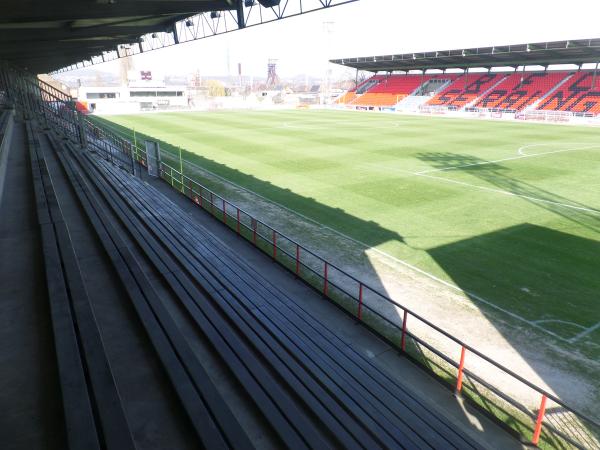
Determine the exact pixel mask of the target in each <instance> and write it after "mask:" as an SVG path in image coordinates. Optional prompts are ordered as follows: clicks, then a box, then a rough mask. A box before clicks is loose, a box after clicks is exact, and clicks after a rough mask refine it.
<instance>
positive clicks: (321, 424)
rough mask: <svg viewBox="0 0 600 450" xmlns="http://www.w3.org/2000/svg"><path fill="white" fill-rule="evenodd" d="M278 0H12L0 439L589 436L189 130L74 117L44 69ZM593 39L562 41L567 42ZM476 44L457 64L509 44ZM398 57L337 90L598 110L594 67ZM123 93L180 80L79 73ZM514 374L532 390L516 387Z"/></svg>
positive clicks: (594, 438) (177, 95)
mask: <svg viewBox="0 0 600 450" xmlns="http://www.w3.org/2000/svg"><path fill="white" fill-rule="evenodd" d="M32 3H33V4H34V5H33V6H35V7H32ZM343 3H347V2H346V1H340V2H331V1H328V2H321V1H319V4H320V5H321V6H320V7H318V8H328V7H331V6H336V5H341V4H343ZM278 5H279V1H277V0H259V1H258V2H253V1H250V2H248V1H246V0H244V1H242V0H240V1H235V2H234V1H229V0H223V1H220V0H217V1H213V0H197V1H196V0H193V1H161V0H156V1H152V2H112V1H108V2H104V1H101V2H88V3H81V2H77V1H75V0H66V1H61V2H59V1H46V2H41V1H34V2H18V1H13V0H11V1H10V2H9V6H8V7H7V8H6V14H5V17H4V19H3V20H4V21H5V22H7V23H8V25H9V26H8V27H6V28H5V29H4V30H3V31H2V33H1V34H0V36H1V39H2V40H1V41H0V44H1V45H0V217H1V218H2V221H1V222H0V255H2V258H1V260H0V299H2V302H0V303H1V304H0V308H1V313H0V317H2V319H3V320H2V326H1V327H0V342H2V345H0V361H1V364H0V393H1V394H0V398H2V407H3V416H2V420H1V421H0V442H1V443H2V448H3V449H4V448H5V449H10V450H21V449H23V450H25V449H27V450H31V449H51V450H53V449H66V448H68V449H71V450H96V449H97V450H100V449H103V450H122V449H123V450H126V449H148V450H150V449H169V450H171V449H173V450H179V449H192V448H194V449H195V448H205V449H229V448H233V449H252V448H260V449H279V448H291V449H309V448H310V449H319V450H320V449H329V448H343V449H354V448H356V449H359V448H366V449H378V448H381V449H384V448H385V449H396V448H398V449H404V448H406V449H408V448H410V449H413V448H414V449H421V448H423V449H426V448H434V449H453V448H455V449H471V448H473V449H481V448H498V449H512V448H514V449H519V448H523V442H527V443H528V444H531V445H534V446H537V445H540V446H544V447H546V448H551V447H556V448H570V447H573V448H587V447H589V448H592V447H594V446H597V444H598V436H599V435H598V431H599V430H600V425H599V424H598V423H597V421H596V420H595V419H594V418H590V417H588V415H586V414H584V413H582V412H580V411H578V410H577V408H574V407H571V406H570V405H569V404H567V403H566V402H564V401H563V400H562V399H561V398H559V396H558V395H555V394H554V393H553V392H549V391H548V390H546V389H544V388H541V387H539V386H537V385H536V384H535V383H534V382H532V381H531V380H528V379H526V378H524V377H523V376H521V375H519V374H518V373H516V372H515V371H513V370H512V369H511V368H510V367H506V366H504V365H503V364H501V363H499V362H497V361H496V360H495V359H494V358H493V357H491V356H489V355H485V354H483V353H482V352H481V351H479V350H478V348H477V346H476V345H471V343H467V342H465V341H464V340H462V339H460V338H458V337H456V336H455V335H453V334H452V333H451V332H449V331H447V330H445V329H443V328H441V327H440V326H438V325H436V321H435V320H434V319H435V318H430V317H423V316H422V315H420V314H418V313H415V312H414V311H413V310H411V309H410V308H409V307H407V306H405V305H404V304H402V303H399V302H397V301H396V300H394V299H392V298H391V297H390V296H389V295H388V294H387V293H386V292H385V290H384V289H383V288H381V287H379V286H373V285H371V284H370V283H369V282H366V281H364V280H363V279H362V277H361V276H360V274H359V275H356V273H355V272H356V271H348V270H345V269H343V268H341V267H338V266H336V264H335V263H333V262H332V261H331V260H329V259H328V258H326V257H324V256H322V255H321V254H319V252H317V251H314V250H311V248H310V247H309V246H306V245H304V244H303V243H302V242H298V241H297V240H294V239H292V238H290V237H289V236H288V235H286V234H285V233H284V232H282V231H280V230H278V229H276V228H274V227H273V226H271V225H269V224H268V223H266V222H265V221H264V220H263V219H262V218H261V217H257V216H256V215H253V213H252V212H248V211H246V210H245V209H244V208H243V207H241V206H239V205H238V204H236V203H234V202H233V201H231V200H229V199H228V198H226V197H225V196H223V195H221V194H219V193H218V192H216V191H215V190H214V186H213V185H214V183H212V184H211V183H206V182H205V181H204V180H202V179H200V178H199V177H196V176H195V174H196V173H197V169H198V167H195V166H194V165H193V163H192V162H190V161H185V160H184V159H183V156H182V149H181V148H180V149H179V152H178V159H175V158H174V155H173V153H172V152H170V151H168V150H166V149H165V147H166V143H164V142H160V141H159V140H158V139H157V138H153V137H152V136H144V137H143V139H144V142H142V141H141V139H142V138H139V139H138V137H136V136H135V133H134V136H133V137H132V136H130V135H129V134H127V133H128V132H127V130H125V131H123V130H119V129H115V126H114V125H112V126H111V125H110V124H108V123H107V121H106V120H103V119H102V118H98V117H93V116H89V115H87V113H88V112H89V111H88V110H84V108H83V107H82V102H81V101H79V102H77V101H75V99H73V98H72V97H71V96H70V95H69V94H68V93H66V92H64V91H63V90H62V89H61V88H60V85H59V84H58V83H57V84H55V83H48V82H46V81H44V79H42V78H40V77H39V76H38V73H47V72H50V71H60V70H62V69H63V68H64V67H71V68H75V67H78V64H80V65H81V66H86V67H87V66H88V65H91V64H96V63H100V62H102V61H105V60H110V59H111V58H119V57H128V56H130V55H131V52H130V50H131V49H132V48H134V47H135V48H137V51H138V52H139V53H141V52H143V51H146V50H153V49H154V48H148V47H147V46H148V45H151V43H152V42H153V39H159V38H165V40H164V42H162V43H161V44H160V45H158V46H157V47H156V48H160V47H164V46H168V45H176V44H177V43H179V42H180V41H181V42H183V41H184V40H185V33H192V31H191V30H190V29H192V30H193V29H194V25H195V24H198V23H200V22H201V21H202V20H206V17H204V15H206V16H207V17H210V18H212V19H217V18H219V17H221V16H220V14H224V15H225V14H227V15H228V16H233V17H235V18H236V26H237V28H240V29H241V28H245V26H247V25H248V26H249V24H248V23H246V20H247V17H249V15H250V11H251V10H252V8H261V9H260V11H261V14H265V15H266V14H267V13H269V12H271V13H272V12H273V11H274V10H275V9H276V8H275V7H276V6H278ZM286 5H287V2H286ZM283 9H285V8H283ZM304 12H305V10H303V9H302V5H300V7H299V12H294V14H301V13H304ZM281 18H284V15H283V13H281V17H278V18H277V19H276V20H279V19H281ZM184 30H187V31H185V32H184ZM227 31H230V30H227ZM11 33H14V34H11ZM156 34H160V35H161V36H159V37H156V36H154V35H156ZM215 34H218V32H217V31H215ZM164 35H168V36H167V37H165V36H164ZM142 37H144V39H142ZM201 37H205V36H201ZM196 38H200V37H196V36H194V39H196ZM171 43H172V44H171ZM535 45H538V44H535ZM124 47H125V48H126V50H124ZM567 47H569V46H567ZM597 47H598V41H597V40H596V41H594V43H593V45H592V44H591V43H590V44H589V45H588V46H587V47H586V46H585V45H577V46H576V49H578V52H579V53H578V54H580V55H582V56H580V59H578V60H577V61H578V62H587V61H588V59H590V58H592V56H590V55H593V57H594V58H596V57H597ZM534 48H535V47H534V45H533V44H532V49H534ZM552 48H556V46H553V47H552ZM586 49H587V50H586ZM131 51H133V50H131ZM558 52H559V51H558ZM492 53H494V55H497V56H495V57H490V56H489V55H488V56H485V55H484V54H483V52H481V58H480V57H477V58H474V59H476V61H474V62H473V64H482V63H486V61H487V63H486V64H491V63H493V62H495V59H496V58H501V56H500V55H501V53H502V52H498V53H495V52H492ZM509 53H510V51H509ZM533 53H535V52H533ZM553 53H554V52H553ZM559 53H560V52H559ZM569 53H574V54H575V52H569ZM588 53H589V54H588ZM115 54H116V56H115ZM468 54H470V51H467V52H466V53H465V51H463V55H462V56H463V58H464V57H465V55H468ZM477 54H479V52H478V53H477ZM574 54H569V55H565V56H564V58H572V57H574ZM427 58H429V59H431V57H429V56H428V57H427ZM515 58H516V57H515ZM520 58H521V59H519V58H516V59H519V61H522V58H523V57H520ZM561 58H562V57H561ZM433 59H434V60H435V59H436V58H433ZM457 59H460V58H459V57H457ZM534 59H535V58H534ZM392 60H393V58H392ZM398 60H399V61H404V60H405V58H403V57H402V58H399V59H398ZM410 60H411V61H412V63H410V62H409V63H407V64H401V65H400V66H399V69H398V70H415V68H416V65H417V63H418V64H420V65H421V67H420V68H421V70H422V73H421V74H418V75H416V74H401V75H395V74H388V75H377V74H376V75H374V76H373V77H372V78H369V79H368V80H366V81H364V82H363V83H361V84H359V85H358V86H357V87H356V88H355V89H354V90H352V91H350V92H348V93H345V94H344V95H343V96H341V97H340V98H339V99H338V100H337V103H338V106H343V107H346V106H348V107H351V108H356V109H365V108H368V109H371V108H377V109H392V110H393V109H396V108H397V107H399V106H400V105H404V106H405V107H408V106H407V105H413V106H414V105H417V106H419V107H423V108H430V107H431V108H446V109H447V110H451V111H454V110H455V111H462V110H467V109H469V108H494V109H501V110H506V111H508V110H510V111H525V110H527V109H528V108H534V107H535V108H537V109H536V110H539V111H547V110H550V111H559V112H565V113H572V114H586V115H592V114H596V113H597V112H599V111H598V102H596V100H595V99H597V96H596V94H597V92H598V88H599V86H600V83H598V80H596V73H595V71H578V72H575V73H571V72H560V73H559V72H557V73H552V72H544V73H543V74H537V73H527V75H523V74H518V73H512V74H505V73H496V72H490V73H469V72H468V71H466V73H464V74H456V73H431V74H430V73H425V69H426V68H425V66H424V65H423V64H424V62H423V61H422V60H420V58H419V57H417V56H416V55H412V57H411V58H410ZM78 61H79V62H78ZM82 61H83V62H82ZM378 61H384V62H385V61H387V60H386V58H385V57H384V58H381V59H378ZM415 61H416V62H415ZM502 61H503V62H505V63H506V62H507V61H506V60H502ZM374 62H376V61H373V63H374ZM363 63H364V64H367V66H368V64H371V63H370V62H364V61H363V62H359V61H357V62H355V63H354V62H351V61H350V62H342V64H344V65H348V64H349V65H351V66H352V67H354V66H357V68H358V67H359V66H360V67H362V66H361V64H363ZM411 64H412V65H411ZM428 64H432V65H437V66H440V65H441V66H443V67H444V68H445V67H446V66H454V65H455V64H456V62H454V61H446V62H441V63H440V62H431V63H428ZM369 67H371V70H374V71H376V72H377V71H378V70H379V68H378V67H372V66H369ZM392 67H395V62H392V63H391V66H390V67H384V69H388V70H389V71H390V72H391V71H393V70H395V69H392ZM433 68H438V67H433ZM121 94H122V97H123V98H124V99H130V97H131V98H133V100H132V101H131V102H130V103H132V104H133V103H135V98H136V97H137V98H138V100H139V98H143V99H145V100H147V98H148V97H150V98H151V97H154V98H157V97H161V98H160V100H163V101H165V100H166V99H167V97H168V98H169V99H171V100H180V101H182V102H186V97H185V95H183V88H181V89H174V88H173V89H171V88H169V89H167V88H166V87H164V86H160V87H155V86H153V87H151V88H144V87H142V88H133V87H132V88H128V90H127V91H122V90H121V89H117V88H115V89H114V90H107V89H106V88H101V89H100V88H98V89H88V90H82V97H84V96H85V100H86V101H88V100H89V101H90V102H89V103H95V104H96V105H95V106H94V109H96V108H100V109H101V108H102V107H104V106H105V105H106V104H110V103H113V100H116V99H117V98H119V97H120V96H121ZM163 97H164V98H163ZM81 100H84V99H83V98H82V99H81ZM105 101H106V102H105ZM143 103H149V102H148V101H144V102H143ZM99 105H100V106H99ZM140 105H141V103H140ZM169 105H170V104H166V103H163V104H162V106H165V109H166V107H167V106H169ZM84 106H85V105H84ZM88 106H89V105H88ZM140 107H143V108H145V109H153V105H152V104H151V105H141V106H140ZM131 109H133V107H132V108H131ZM135 109H136V110H137V109H138V106H137V103H136V107H135ZM157 116H158V115H157ZM146 117H148V116H146ZM173 117H178V116H177V115H176V114H173ZM361 117H362V116H361ZM157 120H158V119H157ZM285 125H286V124H284V125H283V128H285ZM288 125H289V124H288ZM277 133H280V134H283V133H282V129H281V128H278V129H277ZM180 134H181V133H180ZM348 139H349V140H350V139H351V138H348ZM209 143H210V142H209ZM419 156H420V157H421V158H422V159H423V160H426V159H427V158H435V156H436V155H433V156H432V155H431V154H421V155H419ZM438 156H439V155H438ZM278 162H279V161H275V164H274V165H276V164H277V163H278ZM314 162H315V161H314V160H313V163H314ZM479 163H480V162H479V161H468V162H466V163H465V164H467V165H477V164H479ZM433 170H438V168H436V169H433ZM439 170H445V168H440V169H439ZM414 175H418V174H414ZM369 181H370V180H368V182H369ZM509 182H510V181H509ZM282 190H283V189H282ZM432 195H435V193H432ZM302 201H304V202H311V201H312V203H310V204H311V205H314V203H315V202H314V199H302ZM370 201H372V200H370ZM322 208H326V209H327V212H328V214H330V215H332V216H333V215H338V216H340V215H341V216H342V217H344V219H345V222H346V224H347V226H349V227H352V226H357V227H358V226H360V225H362V224H363V223H364V222H367V221H368V222H369V225H370V226H371V227H372V228H370V229H371V230H373V233H374V234H375V235H377V236H379V237H382V238H385V239H387V238H389V239H394V240H396V241H402V240H403V239H404V238H403V237H402V236H400V235H399V234H394V233H392V232H391V231H389V230H386V229H385V228H384V227H381V226H379V225H378V224H377V223H376V222H375V221H372V220H371V219H368V220H367V219H364V220H363V219H360V218H353V217H352V216H351V214H349V213H346V212H344V211H343V210H341V209H340V208H333V207H328V206H327V207H325V206H322ZM434 250H436V249H434ZM437 251H438V252H439V253H443V251H444V249H443V248H438V249H437ZM440 260H441V259H440ZM273 262H277V263H279V264H273ZM382 306H383V308H382ZM384 308H387V309H388V310H389V311H393V313H394V314H393V315H392V314H389V315H385V314H384V313H383V312H382V311H383V310H384ZM394 316H397V317H394ZM422 329H427V330H428V331H429V332H430V333H432V334H433V333H435V334H436V336H437V338H436V339H427V338H426V337H423V335H421V334H419V333H418V332H417V330H419V331H420V330H422ZM440 340H443V341H444V342H446V343H450V344H451V345H452V346H453V349H454V350H456V351H455V352H454V353H452V354H450V353H448V352H446V351H445V348H444V347H441V346H440V344H439V341H440ZM466 359H467V361H468V362H465V361H466ZM475 360H476V361H479V363H480V364H482V365H486V366H488V367H489V368H491V371H490V372H488V373H487V376H485V375H481V373H480V372H478V371H477V368H476V367H474V366H472V365H471V364H473V361H475ZM490 373H493V374H494V375H493V376H490V375H489V374H490ZM440 381H441V382H440ZM498 383H500V385H498ZM516 384H518V385H519V388H520V389H522V390H526V391H527V392H528V395H529V396H531V397H534V398H535V403H536V404H535V405H534V406H533V407H532V406H531V404H529V403H527V404H525V402H523V401H522V400H521V399H519V398H518V397H516V396H514V395H513V393H512V391H511V392H510V394H509V393H508V392H509V386H510V387H513V386H514V385H516ZM540 401H541V403H538V402H540ZM490 405H493V406H491V407H490ZM546 408H547V409H548V411H549V413H548V414H547V413H546ZM556 411H559V412H560V416H559V417H558V419H557V418H556V417H557V416H556V414H555V413H556ZM550 412H552V413H554V415H551V414H550ZM509 429H510V431H509Z"/></svg>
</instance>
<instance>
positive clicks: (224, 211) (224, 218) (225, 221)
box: [223, 199, 227, 224]
mask: <svg viewBox="0 0 600 450" xmlns="http://www.w3.org/2000/svg"><path fill="white" fill-rule="evenodd" d="M223 223H225V224H226V223H227V205H226V204H225V199H223Z"/></svg>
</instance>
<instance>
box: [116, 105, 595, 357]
mask: <svg viewBox="0 0 600 450" xmlns="http://www.w3.org/2000/svg"><path fill="white" fill-rule="evenodd" d="M107 119H109V120H110V121H112V122H114V124H112V126H115V125H118V126H119V129H121V128H120V127H121V126H122V127H127V128H135V130H136V131H137V133H138V136H139V135H141V134H144V135H147V136H152V137H154V138H156V139H159V140H160V141H162V146H163V148H165V149H166V150H169V151H176V150H175V146H178V147H182V148H183V149H185V150H187V151H188V152H190V153H187V152H186V155H187V156H186V157H187V158H189V159H190V160H192V161H193V162H195V163H196V164H198V165H200V166H202V167H203V168H205V169H207V170H209V171H211V172H214V173H216V174H218V175H220V176H223V177H225V178H227V179H230V180H231V181H233V182H235V183H237V184H239V185H241V186H243V187H245V188H247V189H249V190H251V191H254V192H256V193H258V194H261V195H262V196H264V197H266V198H268V199H271V200H273V201H276V202H278V203H281V204H283V205H285V206H287V207H289V208H291V209H293V210H295V211H297V212H299V213H301V214H303V215H305V216H307V217H309V218H311V219H314V220H315V221H318V222H320V223H322V224H324V225H327V226H329V227H331V228H333V229H335V230H337V231H339V232H341V233H343V234H345V235H348V236H350V237H352V238H354V239H356V240H359V241H361V242H364V243H365V244H367V245H369V246H373V247H376V248H377V249H379V250H381V251H382V252H385V253H387V254H389V255H392V256H393V257H395V258H399V259H401V260H403V261H405V262H407V263H409V264H411V265H414V266H416V267H418V268H419V269H421V270H423V271H426V272H428V273H430V274H432V275H434V276H436V277H438V278H441V279H442V280H445V281H447V282H450V283H453V284H455V285H456V286H458V287H460V288H461V289H463V290H464V291H467V292H470V293H472V294H473V295H476V296H477V297H478V298H481V299H484V300H485V301H486V302H489V303H491V304H493V305H496V306H497V307H498V308H501V309H502V310H504V311H508V312H510V313H512V314H514V315H517V316H519V317H522V318H523V319H525V320H527V321H529V322H531V323H536V324H537V325H538V326H540V327H543V328H544V329H546V330H549V331H551V332H552V333H555V334H556V335H558V336H560V337H561V338H563V339H564V340H566V341H569V340H570V341H571V342H572V343H578V342H581V341H588V342H592V343H593V346H594V347H597V344H600V329H598V328H595V329H594V326H598V323H599V322H600V298H599V297H600V129H597V128H596V129H595V128H591V127H571V126H550V125H543V124H530V123H516V122H501V121H479V120H460V119H449V118H439V117H419V116H406V115H392V114H368V113H356V112H349V111H277V112H275V111H269V112H218V113H160V114H144V115H127V116H110V117H107ZM121 130H122V131H124V130H123V129H121ZM125 132H127V131H125ZM482 307H487V306H485V305H482Z"/></svg>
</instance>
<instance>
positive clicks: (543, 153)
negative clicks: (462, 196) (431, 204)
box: [415, 144, 600, 175]
mask: <svg viewBox="0 0 600 450" xmlns="http://www.w3.org/2000/svg"><path fill="white" fill-rule="evenodd" d="M542 145H552V144H531V145H525V146H523V147H520V148H519V149H518V151H517V153H519V156H511V157H510V158H502V159H495V160H493V161H481V162H476V163H471V164H462V165H460V166H451V167H444V168H442V169H428V170H422V171H420V172H416V173H415V175H423V174H426V173H432V172H445V171H448V170H455V169H462V168H465V167H472V166H484V165H486V164H494V163H499V162H503V161H513V160H515V159H524V158H533V157H535V156H544V155H551V154H553V153H563V152H573V151H576V150H589V149H591V148H598V147H600V144H594V145H588V146H585V147H574V148H566V149H561V150H553V151H550V152H541V153H524V152H523V150H525V149H526V148H530V147H535V146H542Z"/></svg>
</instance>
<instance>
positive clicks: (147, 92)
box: [77, 70, 189, 114]
mask: <svg viewBox="0 0 600 450" xmlns="http://www.w3.org/2000/svg"><path fill="white" fill-rule="evenodd" d="M127 79H128V80H127V81H128V83H127V87H90V86H81V87H79V88H78V90H77V100H78V101H79V102H81V103H82V104H83V105H85V106H86V107H87V108H88V110H89V111H90V112H92V113H99V114H111V113H112V114H115V113H132V112H139V111H155V110H169V109H185V108H188V107H189V104H188V93H187V87H186V86H167V85H165V82H164V77H163V76H162V75H159V76H157V74H153V73H152V72H151V71H144V70H142V71H130V72H129V73H128V74H127Z"/></svg>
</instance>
